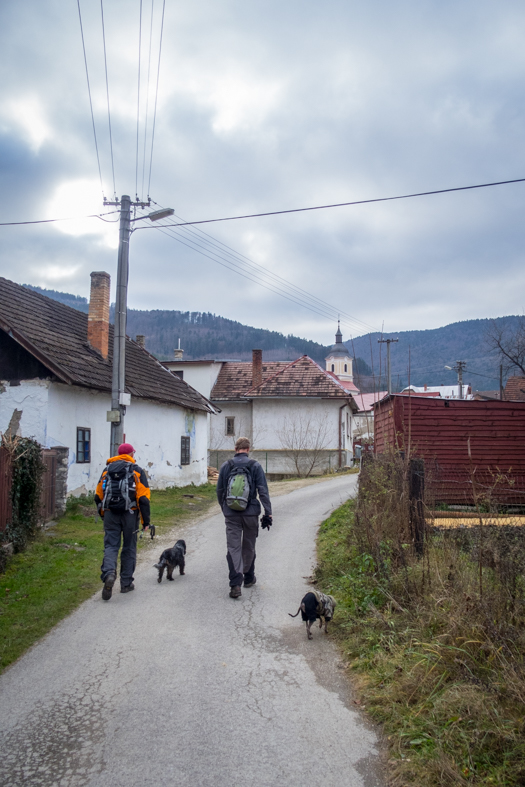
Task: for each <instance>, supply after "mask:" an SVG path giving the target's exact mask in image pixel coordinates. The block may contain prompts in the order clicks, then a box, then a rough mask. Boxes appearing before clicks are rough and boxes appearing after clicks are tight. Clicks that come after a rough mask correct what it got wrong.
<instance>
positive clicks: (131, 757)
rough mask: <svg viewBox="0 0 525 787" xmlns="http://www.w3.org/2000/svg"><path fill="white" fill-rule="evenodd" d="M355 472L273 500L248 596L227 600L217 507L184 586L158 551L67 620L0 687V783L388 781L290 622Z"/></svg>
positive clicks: (184, 786) (366, 784) (327, 648)
mask: <svg viewBox="0 0 525 787" xmlns="http://www.w3.org/2000/svg"><path fill="white" fill-rule="evenodd" d="M355 478H356V477H355V476H342V477H338V478H335V479H333V480H329V481H326V482H323V483H320V484H315V485H313V486H308V487H305V488H302V489H298V490H296V491H294V492H291V493H290V494H287V495H283V496H281V497H277V498H275V500H274V503H275V505H274V520H275V522H276V524H275V525H274V527H273V528H272V531H271V532H270V533H268V532H267V531H262V533H261V535H260V537H259V541H258V559H257V576H258V583H257V585H255V587H253V588H250V589H244V590H243V595H242V599H239V600H236V601H234V600H232V599H230V598H228V583H227V570H226V559H225V537H224V525H223V520H222V518H221V516H220V514H218V513H217V514H216V515H213V516H210V517H208V518H207V519H205V520H203V521H201V522H198V523H196V524H193V525H191V526H188V527H186V528H185V530H184V536H185V538H186V540H187V544H188V554H187V574H186V576H183V577H179V576H177V577H176V580H175V581H174V582H166V581H163V582H162V584H161V585H158V583H157V580H156V571H155V570H154V569H153V568H152V563H154V562H156V557H157V552H160V548H163V547H162V545H161V544H160V543H159V544H157V545H156V549H155V552H152V553H151V554H150V555H146V559H145V560H143V561H142V564H141V566H140V567H139V569H138V571H137V573H136V581H135V584H136V590H135V592H134V593H132V594H127V595H120V593H118V592H117V593H114V595H113V598H112V599H111V601H109V602H104V601H102V600H101V597H100V593H98V594H97V595H96V596H94V597H93V598H92V599H90V600H89V601H87V602H85V603H84V604H83V605H82V606H81V607H80V608H79V609H78V610H77V611H76V612H75V613H74V614H73V615H71V616H70V617H69V618H68V619H67V620H65V621H64V622H63V623H61V624H60V625H58V626H57V627H56V628H55V629H54V630H53V631H52V632H51V633H50V634H48V635H47V637H45V638H44V639H43V640H42V642H40V643H39V644H38V645H37V646H35V647H34V648H33V649H32V650H31V651H30V652H29V653H27V654H26V655H25V656H24V657H23V658H22V659H21V660H20V661H18V662H17V663H16V664H15V665H13V667H11V669H9V670H7V672H6V673H5V674H4V675H3V676H2V677H0V715H1V719H0V750H1V751H2V755H1V757H0V784H2V785H6V787H7V785H9V787H19V786H20V787H22V785H23V786H24V787H32V786H33V785H39V786H41V785H43V786H44V787H51V786H52V785H53V786H54V785H60V787H102V786H104V787H135V786H137V787H138V786H139V785H140V787H150V785H151V786H153V785H155V787H163V786H164V785H173V784H176V785H181V787H190V786H191V787H201V786H202V787H237V786H238V787H343V785H344V787H347V786H348V787H354V785H355V787H358V786H359V787H382V785H383V784H384V781H383V777H382V775H381V766H380V760H379V756H378V752H377V745H378V740H377V736H376V733H375V732H374V731H373V729H371V727H370V726H368V725H367V722H366V721H365V719H363V718H362V716H360V715H359V713H358V711H357V710H356V709H355V706H352V700H351V697H350V696H349V693H348V688H347V686H346V683H345V681H344V680H343V678H342V673H341V671H340V669H338V662H339V660H338V656H337V652H336V651H335V649H334V647H333V645H332V643H331V642H330V641H329V640H328V638H327V637H326V636H325V635H324V634H323V633H322V632H321V631H320V630H319V629H317V628H316V629H315V631H314V639H313V641H311V642H308V641H307V639H306V634H305V630H304V624H303V623H300V622H299V618H296V619H295V620H292V619H291V618H290V617H288V614H287V613H288V612H296V611H297V607H298V605H299V601H300V599H301V597H302V596H303V595H304V593H305V591H306V589H307V585H306V581H305V577H306V576H308V575H310V574H311V571H312V567H313V562H314V539H315V533H316V529H317V526H318V525H319V523H320V522H321V521H322V520H323V519H325V518H326V516H327V515H328V514H329V513H330V512H331V511H332V510H333V509H334V508H336V507H337V506H338V505H340V504H341V503H342V502H344V500H345V499H346V498H347V497H348V496H349V495H350V494H351V493H352V491H353V489H354V487H355ZM217 511H218V509H217ZM179 536H180V531H177V537H179ZM339 666H340V665H339Z"/></svg>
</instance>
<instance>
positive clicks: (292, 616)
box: [288, 607, 301, 618]
mask: <svg viewBox="0 0 525 787" xmlns="http://www.w3.org/2000/svg"><path fill="white" fill-rule="evenodd" d="M300 611H301V607H299V609H298V610H297V612H296V613H295V615H292V613H291V612H289V613H288V614H289V615H290V617H291V618H296V617H297V615H298V614H299V612H300Z"/></svg>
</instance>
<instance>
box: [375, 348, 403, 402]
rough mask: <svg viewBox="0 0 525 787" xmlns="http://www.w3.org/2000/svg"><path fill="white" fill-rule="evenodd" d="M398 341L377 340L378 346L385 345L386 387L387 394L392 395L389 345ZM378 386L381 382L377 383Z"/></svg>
mask: <svg viewBox="0 0 525 787" xmlns="http://www.w3.org/2000/svg"><path fill="white" fill-rule="evenodd" d="M398 341H399V339H378V340H377V342H378V344H386V375H387V386H388V393H389V394H390V393H392V375H391V373H390V345H391V344H392V342H398ZM379 385H381V381H379Z"/></svg>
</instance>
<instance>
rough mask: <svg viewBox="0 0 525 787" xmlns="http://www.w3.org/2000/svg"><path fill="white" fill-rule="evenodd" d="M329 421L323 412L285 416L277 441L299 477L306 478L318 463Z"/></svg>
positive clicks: (325, 442)
mask: <svg viewBox="0 0 525 787" xmlns="http://www.w3.org/2000/svg"><path fill="white" fill-rule="evenodd" d="M329 433H330V427H329V421H328V416H327V415H326V414H325V415H324V416H323V417H321V418H318V417H317V416H315V415H314V414H313V413H294V414H293V415H290V416H286V418H284V420H283V424H282V427H281V430H280V432H279V441H280V443H281V446H282V448H283V451H284V453H285V455H286V457H287V459H288V461H289V462H290V464H291V466H292V467H293V469H294V470H295V472H296V473H297V475H298V476H299V477H304V478H307V477H308V476H309V475H310V474H311V473H312V472H313V470H314V469H315V468H316V467H317V466H318V465H319V463H320V462H321V460H322V458H323V451H324V450H325V449H326V447H327V445H328V441H329Z"/></svg>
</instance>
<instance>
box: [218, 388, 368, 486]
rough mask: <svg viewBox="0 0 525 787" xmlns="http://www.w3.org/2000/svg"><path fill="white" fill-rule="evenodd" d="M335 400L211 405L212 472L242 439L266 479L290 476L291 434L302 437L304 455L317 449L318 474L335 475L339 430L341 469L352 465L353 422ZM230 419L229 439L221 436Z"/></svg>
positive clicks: (287, 399)
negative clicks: (272, 475) (320, 455)
mask: <svg viewBox="0 0 525 787" xmlns="http://www.w3.org/2000/svg"><path fill="white" fill-rule="evenodd" d="M341 404H342V402H341V400H328V399H317V398H313V397H312V398H304V399H302V398H301V397H290V398H275V399H270V398H266V397H264V398H262V397H261V398H260V399H259V398H254V399H253V400H252V401H250V402H217V405H218V406H219V407H220V408H221V410H222V412H221V413H220V414H219V415H216V416H211V440H210V450H209V458H210V463H211V464H212V465H214V466H216V465H219V466H220V464H221V463H222V462H223V461H224V459H225V458H226V456H225V452H228V451H230V452H232V451H233V446H234V443H235V440H236V439H237V438H238V437H240V436H241V435H242V436H245V437H248V438H249V439H250V440H251V442H252V455H254V456H256V458H258V459H259V461H261V462H262V463H263V467H265V466H266V467H267V469H268V472H271V473H279V474H281V473H290V472H293V468H292V467H291V464H290V459H289V456H288V455H287V448H288V453H289V449H290V446H291V442H292V441H293V437H292V436H291V435H292V432H294V430H295V434H296V435H297V434H298V433H299V434H302V437H299V438H297V439H296V444H297V442H301V440H303V447H304V449H306V450H308V449H310V450H311V449H314V448H316V447H317V448H322V451H323V457H324V458H323V459H322V460H320V461H319V466H318V468H317V469H318V471H322V470H327V469H330V468H331V469H335V468H336V467H337V466H338V462H339V455H338V451H339V429H341V436H342V443H341V447H342V457H341V461H342V464H343V465H347V464H349V463H350V462H351V459H352V429H353V417H352V412H351V410H350V408H349V407H348V406H347V405H346V406H345V407H344V408H343V409H342V410H340V407H341ZM228 417H233V418H235V422H234V424H235V427H234V428H235V434H234V436H233V437H229V436H227V435H226V418H228Z"/></svg>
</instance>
